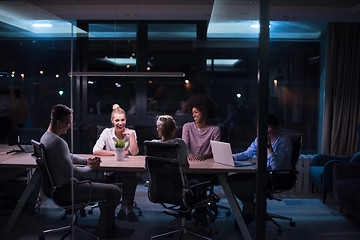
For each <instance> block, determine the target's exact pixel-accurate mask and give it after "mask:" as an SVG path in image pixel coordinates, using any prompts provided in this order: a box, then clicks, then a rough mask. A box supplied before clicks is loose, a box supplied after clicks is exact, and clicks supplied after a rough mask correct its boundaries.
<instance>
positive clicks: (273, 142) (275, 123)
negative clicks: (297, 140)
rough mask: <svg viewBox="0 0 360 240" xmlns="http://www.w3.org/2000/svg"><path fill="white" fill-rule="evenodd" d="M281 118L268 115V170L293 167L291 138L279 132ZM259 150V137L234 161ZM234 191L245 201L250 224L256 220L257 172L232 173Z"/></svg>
mask: <svg viewBox="0 0 360 240" xmlns="http://www.w3.org/2000/svg"><path fill="white" fill-rule="evenodd" d="M278 129H279V120H278V118H277V117H276V116H275V115H273V114H269V115H268V128H267V132H268V138H267V170H268V171H269V172H270V171H273V170H288V169H291V151H292V144H291V140H290V139H289V138H288V137H287V136H286V135H284V134H281V133H279V131H278ZM256 152H257V138H256V139H255V141H253V142H252V143H251V145H250V147H249V148H248V149H247V150H246V151H244V152H240V153H235V154H233V158H234V161H243V160H248V159H250V158H252V157H253V156H254V155H255V154H256ZM227 180H228V182H229V185H230V188H231V190H232V192H233V193H234V194H235V196H236V197H237V198H239V199H240V200H241V202H242V203H243V210H242V214H243V218H244V221H245V223H247V224H249V223H251V222H252V221H253V220H254V213H255V203H254V197H255V192H256V174H255V173H253V174H252V173H249V174H243V173H241V174H232V175H229V176H228V178H227Z"/></svg>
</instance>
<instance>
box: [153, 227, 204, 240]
mask: <svg viewBox="0 0 360 240" xmlns="http://www.w3.org/2000/svg"><path fill="white" fill-rule="evenodd" d="M175 233H179V235H180V237H179V239H180V240H181V239H183V236H184V235H185V234H190V235H193V236H195V237H198V238H201V239H205V240H211V238H208V237H205V236H203V235H200V234H198V233H196V232H193V231H190V230H189V229H187V228H180V229H177V230H174V231H171V232H167V233H163V234H159V235H156V236H152V237H151V240H153V239H158V238H161V237H166V236H170V235H173V234H175Z"/></svg>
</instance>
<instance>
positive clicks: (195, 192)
mask: <svg viewBox="0 0 360 240" xmlns="http://www.w3.org/2000/svg"><path fill="white" fill-rule="evenodd" d="M213 185H214V184H213V183H212V182H211V181H205V182H201V183H196V184H194V185H191V186H190V187H188V188H185V189H184V192H183V203H184V205H185V206H186V207H187V208H192V209H194V208H198V207H202V206H206V205H207V204H208V203H209V202H212V201H213V199H215V198H216V197H215V195H214V193H213V188H212V186H213ZM208 191H209V193H208Z"/></svg>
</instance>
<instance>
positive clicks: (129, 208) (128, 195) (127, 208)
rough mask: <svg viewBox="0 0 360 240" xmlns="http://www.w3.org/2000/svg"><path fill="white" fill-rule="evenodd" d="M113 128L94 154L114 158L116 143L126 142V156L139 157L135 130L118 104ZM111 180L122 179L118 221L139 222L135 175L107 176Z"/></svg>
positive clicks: (113, 118) (103, 137)
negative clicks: (128, 124)
mask: <svg viewBox="0 0 360 240" xmlns="http://www.w3.org/2000/svg"><path fill="white" fill-rule="evenodd" d="M111 123H112V124H113V127H112V128H106V129H104V130H103V132H102V133H101V135H100V137H99V139H98V140H97V141H96V143H95V146H94V148H93V154H94V155H99V156H113V155H115V141H116V140H121V139H123V140H125V142H126V143H125V154H126V155H129V154H131V155H137V154H138V152H139V147H138V145H137V140H136V132H135V130H132V129H128V128H126V127H125V125H126V114H125V111H124V110H123V109H122V108H120V106H119V105H118V104H114V105H113V111H112V113H111ZM107 177H108V178H110V179H116V180H118V179H120V182H122V183H123V186H122V193H123V196H122V202H121V208H120V211H119V213H118V214H117V219H119V220H128V221H133V222H136V221H139V218H138V217H137V216H136V214H135V213H134V211H133V205H134V197H135V191H136V186H137V179H136V175H135V174H134V173H124V174H123V173H120V174H115V173H111V174H110V175H108V176H107Z"/></svg>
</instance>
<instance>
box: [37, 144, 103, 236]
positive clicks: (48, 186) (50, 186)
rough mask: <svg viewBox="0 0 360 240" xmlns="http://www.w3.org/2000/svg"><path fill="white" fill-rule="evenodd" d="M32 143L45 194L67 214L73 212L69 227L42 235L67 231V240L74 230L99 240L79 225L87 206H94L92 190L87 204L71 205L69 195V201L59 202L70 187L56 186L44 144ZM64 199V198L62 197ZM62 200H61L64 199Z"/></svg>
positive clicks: (88, 182) (77, 203)
mask: <svg viewBox="0 0 360 240" xmlns="http://www.w3.org/2000/svg"><path fill="white" fill-rule="evenodd" d="M31 143H32V145H33V147H34V155H35V157H36V163H37V165H38V167H39V169H40V172H41V175H42V187H43V192H44V194H45V195H46V196H47V197H48V198H51V199H52V201H53V202H54V203H55V204H56V205H57V206H59V207H62V208H64V209H65V211H66V212H72V222H71V224H70V225H68V226H64V227H60V228H54V229H48V230H44V231H43V232H42V233H43V234H46V233H51V232H60V231H65V234H64V235H63V237H62V238H61V239H64V238H66V237H67V236H68V235H69V234H71V232H72V230H73V229H74V230H78V231H81V232H83V233H85V234H87V235H89V236H91V237H93V238H95V239H99V237H98V236H96V235H94V234H92V233H90V232H88V231H86V230H85V229H84V228H83V227H81V226H79V225H78V218H79V215H82V216H83V214H84V213H85V211H84V208H85V207H86V206H89V205H91V204H94V203H93V202H91V201H90V199H91V190H90V191H89V198H88V201H86V202H74V205H73V206H72V204H71V198H70V195H69V200H68V201H63V200H59V196H61V195H63V194H64V190H65V189H68V188H69V186H55V185H54V182H53V180H52V176H51V174H50V171H49V169H48V166H47V162H46V158H45V154H44V145H43V144H42V143H39V142H37V141H35V140H31ZM73 184H77V185H80V184H90V185H91V184H92V183H91V182H90V181H79V182H74V183H73ZM62 198H63V197H62ZM62 198H60V199H62ZM73 209H74V211H73ZM39 239H45V236H44V235H41V236H40V237H39Z"/></svg>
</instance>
